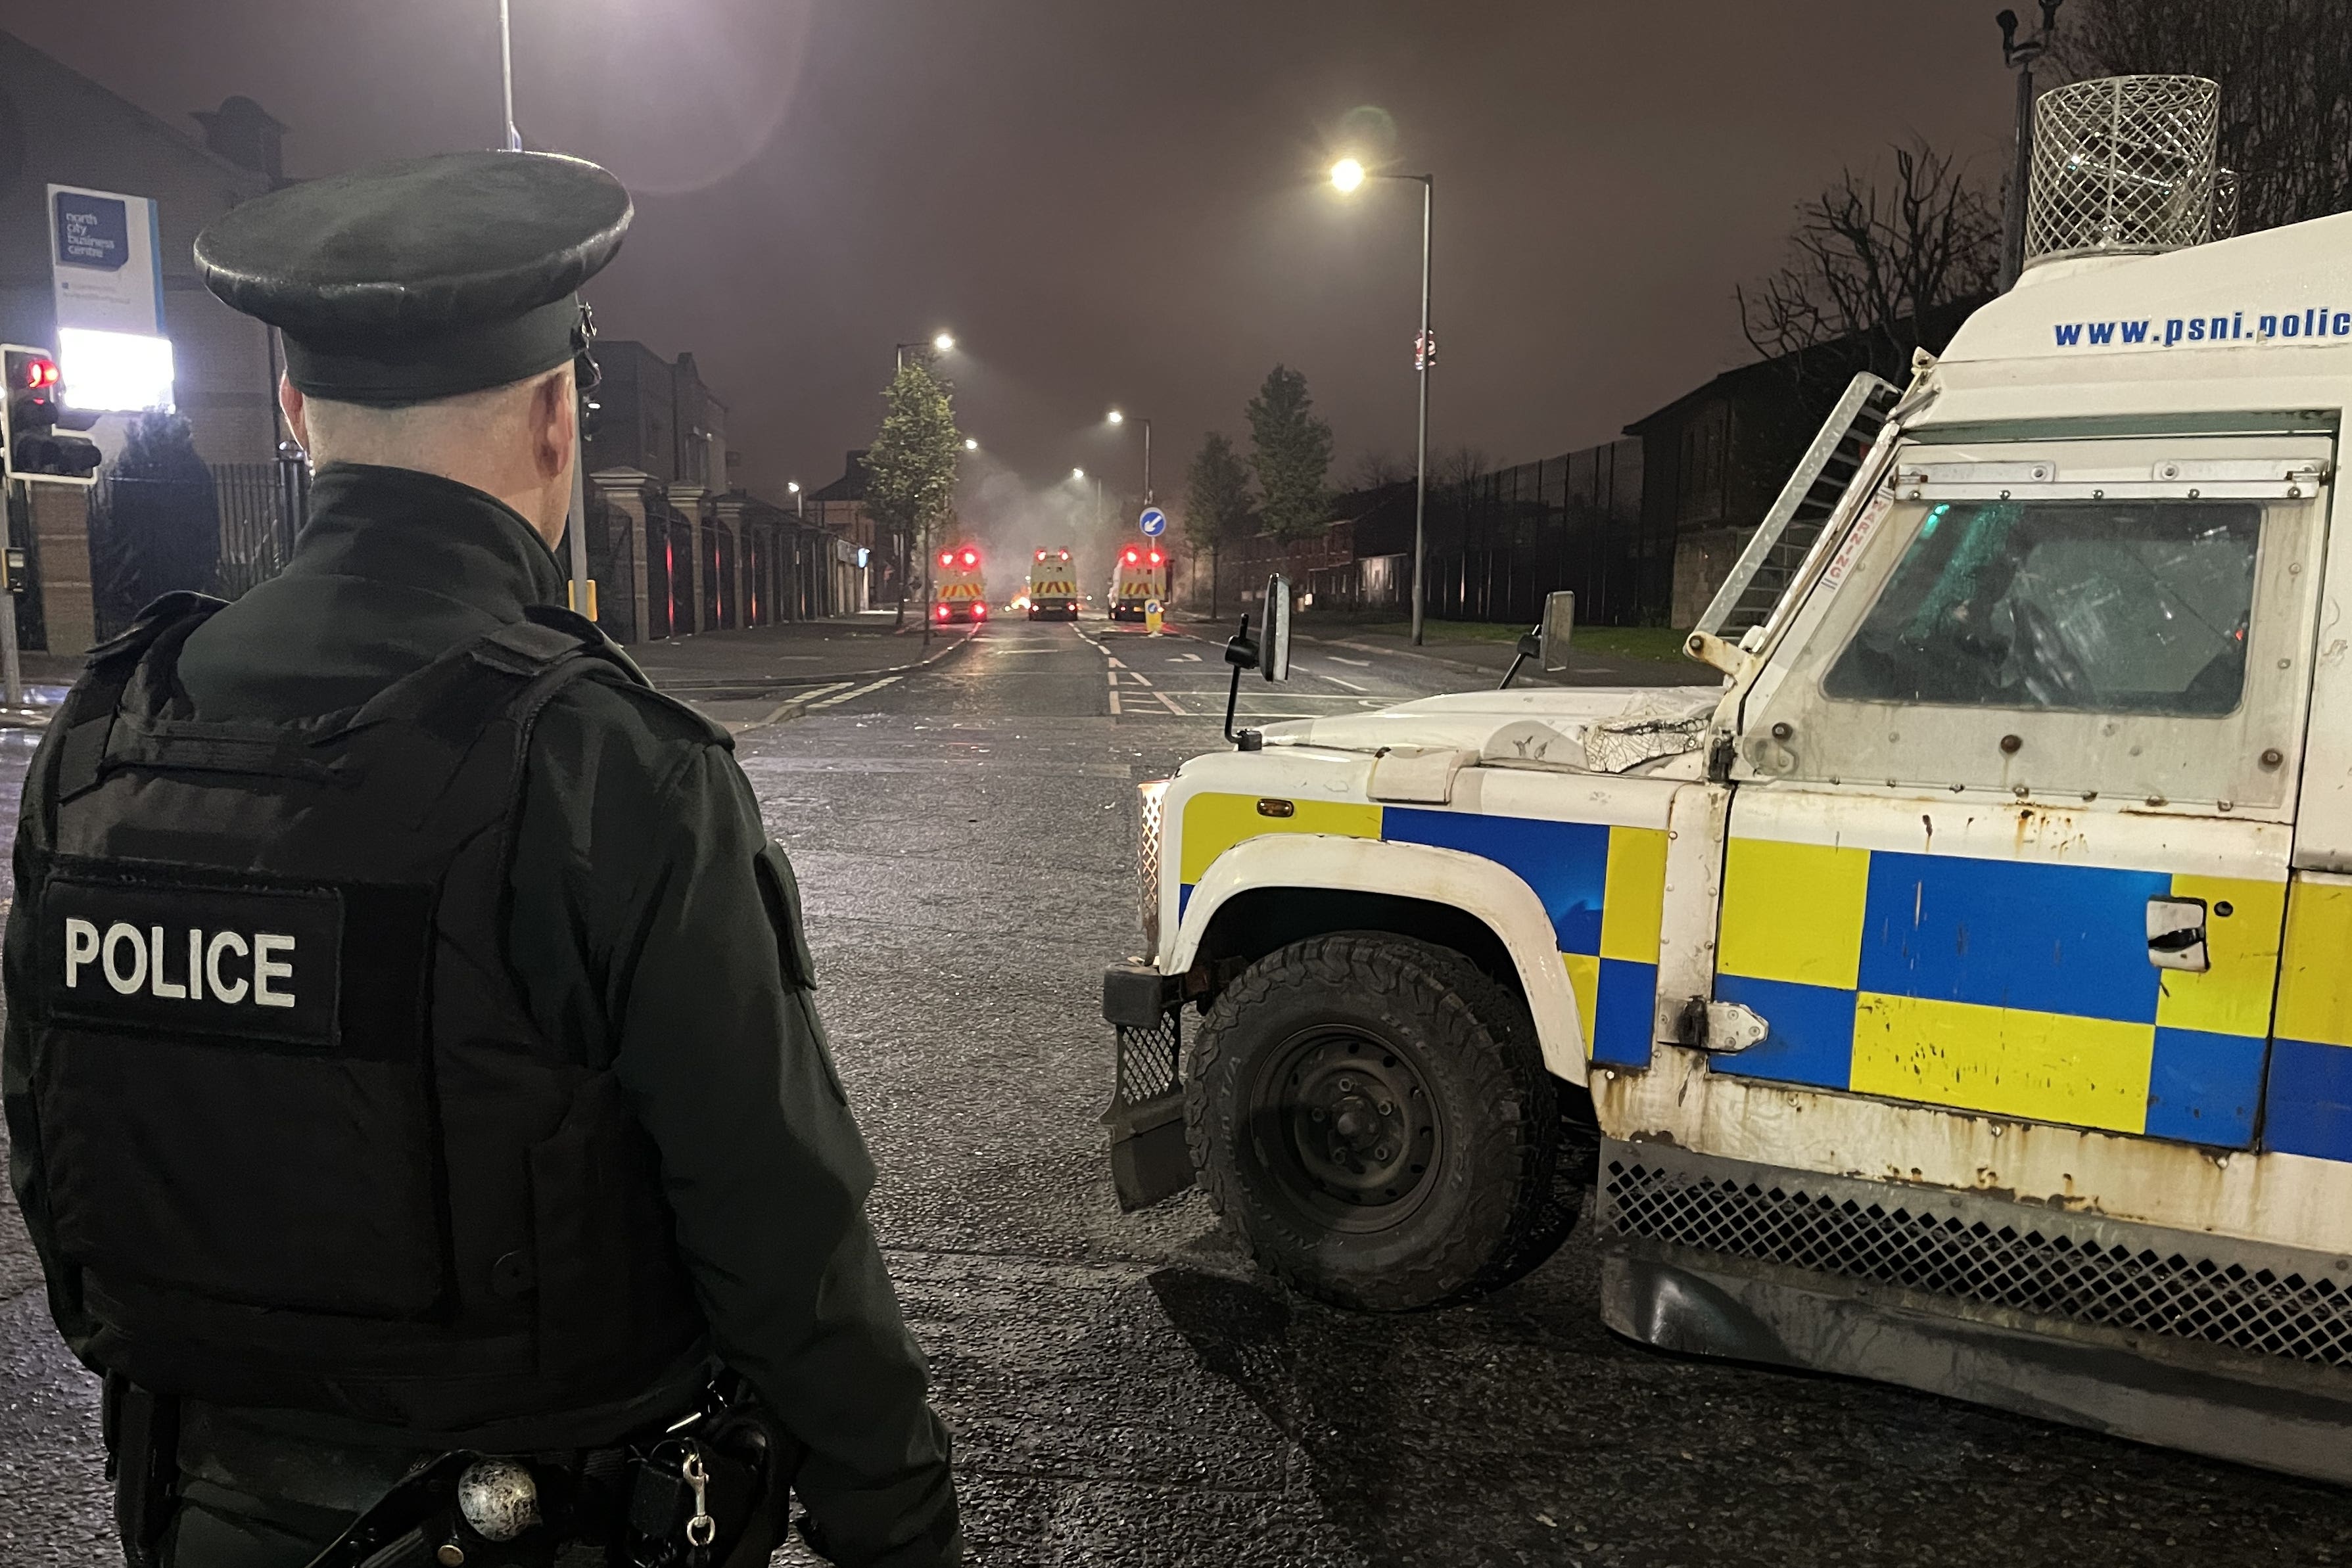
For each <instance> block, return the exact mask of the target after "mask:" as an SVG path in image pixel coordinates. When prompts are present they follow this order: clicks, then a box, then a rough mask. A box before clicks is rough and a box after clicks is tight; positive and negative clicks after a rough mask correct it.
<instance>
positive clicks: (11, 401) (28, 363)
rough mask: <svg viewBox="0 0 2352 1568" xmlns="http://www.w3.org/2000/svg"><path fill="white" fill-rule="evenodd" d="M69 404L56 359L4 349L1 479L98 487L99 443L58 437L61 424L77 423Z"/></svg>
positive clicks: (0, 353)
mask: <svg viewBox="0 0 2352 1568" xmlns="http://www.w3.org/2000/svg"><path fill="white" fill-rule="evenodd" d="M65 401H66V400H65V383H64V382H63V381H62V380H61V379H60V378H59V376H58V362H57V361H56V360H54V359H52V358H51V357H50V356H49V355H47V354H46V353H44V352H42V351H41V350H38V349H26V348H22V347H19V346H17V345H16V344H0V477H5V478H10V479H46V480H53V481H58V482H62V483H64V484H68V485H93V484H96V483H97V482H98V465H99V459H100V453H99V450H98V445H97V444H96V443H94V442H92V441H90V440H89V439H87V438H86V437H83V436H79V435H59V434H58V433H57V428H58V425H59V424H68V425H71V424H73V423H76V417H75V416H74V415H72V414H69V413H67V412H66V407H65ZM81 423H83V424H84V427H85V428H86V427H87V423H88V422H87V421H83V422H81Z"/></svg>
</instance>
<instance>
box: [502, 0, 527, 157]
mask: <svg viewBox="0 0 2352 1568" xmlns="http://www.w3.org/2000/svg"><path fill="white" fill-rule="evenodd" d="M499 83H500V85H502V86H503V87H504V88H505V89H506V103H507V151H508V152H521V151H522V132H521V131H517V130H516V129H515V117H514V16H513V6H512V4H511V0H499Z"/></svg>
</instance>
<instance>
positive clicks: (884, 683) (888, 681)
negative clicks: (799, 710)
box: [809, 675, 899, 711]
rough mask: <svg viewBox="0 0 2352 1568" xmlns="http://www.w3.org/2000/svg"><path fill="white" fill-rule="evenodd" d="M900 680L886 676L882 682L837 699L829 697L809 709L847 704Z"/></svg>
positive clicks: (846, 693)
mask: <svg viewBox="0 0 2352 1568" xmlns="http://www.w3.org/2000/svg"><path fill="white" fill-rule="evenodd" d="M898 678H899V677H898V676H897V675H885V676H883V677H882V678H881V679H880V680H878V681H875V682H873V683H871V684H870V685H863V686H860V687H858V688H857V689H856V691H854V692H844V693H842V694H841V695H839V696H837V697H827V698H825V699H824V701H823V702H816V703H811V704H809V707H810V709H811V710H812V711H814V709H817V708H821V707H831V706H833V705H834V704H835V703H845V702H847V701H849V699H850V698H852V697H862V696H865V695H867V694H868V693H871V692H878V691H880V690H881V689H882V688H883V687H884V686H887V685H896V684H897V682H898Z"/></svg>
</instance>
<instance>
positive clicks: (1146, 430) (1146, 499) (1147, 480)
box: [1109, 409, 1151, 507]
mask: <svg viewBox="0 0 2352 1568" xmlns="http://www.w3.org/2000/svg"><path fill="white" fill-rule="evenodd" d="M1127 417H1128V416H1127V415H1126V414H1124V413H1120V412H1119V411H1118V410H1117V409H1112V410H1111V411H1110V415H1109V419H1110V423H1113V424H1125V423H1127ZM1135 423H1138V424H1139V425H1141V426H1143V504H1144V505H1145V506H1147V507H1148V506H1150V505H1151V422H1150V420H1148V419H1146V418H1144V417H1143V416H1142V415H1141V414H1137V415H1136V416H1135Z"/></svg>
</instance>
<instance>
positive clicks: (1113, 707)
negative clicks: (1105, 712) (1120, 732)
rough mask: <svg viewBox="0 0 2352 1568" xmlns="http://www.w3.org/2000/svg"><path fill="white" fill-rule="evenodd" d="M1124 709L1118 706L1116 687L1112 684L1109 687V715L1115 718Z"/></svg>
mask: <svg viewBox="0 0 2352 1568" xmlns="http://www.w3.org/2000/svg"><path fill="white" fill-rule="evenodd" d="M1124 711H1125V710H1124V709H1122V708H1121V707H1120V706H1118V687H1117V686H1113V687H1111V689H1110V716H1111V717H1113V718H1117V717H1118V716H1119V715H1120V714H1121V713H1122V712H1124Z"/></svg>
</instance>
